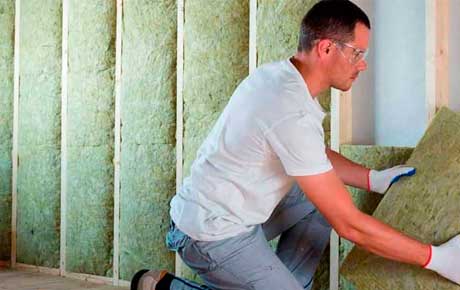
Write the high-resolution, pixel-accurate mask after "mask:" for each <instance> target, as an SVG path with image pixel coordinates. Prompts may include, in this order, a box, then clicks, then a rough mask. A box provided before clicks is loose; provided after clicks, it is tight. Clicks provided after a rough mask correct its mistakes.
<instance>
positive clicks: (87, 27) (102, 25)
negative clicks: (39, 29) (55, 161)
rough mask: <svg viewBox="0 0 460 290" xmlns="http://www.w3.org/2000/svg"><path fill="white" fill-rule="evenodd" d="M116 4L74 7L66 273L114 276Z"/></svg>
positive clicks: (84, 2)
mask: <svg viewBox="0 0 460 290" xmlns="http://www.w3.org/2000/svg"><path fill="white" fill-rule="evenodd" d="M115 21H116V3H115V1H105V0H97V1H94V0H78V1H77V0H71V1H70V2H69V44H68V51H69V74H68V109H67V111H68V118H67V132H68V133H67V134H68V138H67V144H68V148H67V164H68V165H67V212H66V221H67V229H66V234H67V237H66V239H67V248H66V270H67V271H70V272H77V273H87V274H94V275H100V276H111V275H112V255H113V252H112V250H113V175H114V169H113V161H112V160H113V157H114V148H113V143H114V135H113V127H114V102H115V81H114V79H115V34H116V33H115Z"/></svg>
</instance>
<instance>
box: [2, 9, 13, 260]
mask: <svg viewBox="0 0 460 290" xmlns="http://www.w3.org/2000/svg"><path fill="white" fill-rule="evenodd" d="M13 37H14V1H10V0H0V261H7V260H9V259H10V251H11V170H12V169H11V149H12V134H13V132H12V131H13V63H14V60H13V47H14V43H13Z"/></svg>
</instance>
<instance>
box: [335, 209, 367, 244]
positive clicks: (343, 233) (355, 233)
mask: <svg viewBox="0 0 460 290" xmlns="http://www.w3.org/2000/svg"><path fill="white" fill-rule="evenodd" d="M354 219H359V217H358V216H356V217H354V218H348V219H344V220H342V221H341V222H340V223H337V224H336V225H335V226H334V230H335V231H336V232H337V234H338V235H339V236H340V237H342V238H344V239H347V240H349V241H352V242H354V243H357V244H360V243H361V241H362V239H363V234H362V232H361V231H360V230H359V229H358V227H357V225H356V222H357V221H359V220H354Z"/></svg>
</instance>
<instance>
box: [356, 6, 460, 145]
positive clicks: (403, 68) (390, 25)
mask: <svg viewBox="0 0 460 290" xmlns="http://www.w3.org/2000/svg"><path fill="white" fill-rule="evenodd" d="M452 1H456V2H458V3H460V0H452ZM354 2H355V3H356V4H358V5H359V6H360V7H361V8H362V9H363V10H364V11H366V13H367V14H368V16H369V18H370V19H371V22H372V23H371V24H372V31H371V37H372V39H371V44H370V55H369V58H368V64H369V69H368V71H367V72H365V73H363V74H361V76H360V79H359V80H358V81H357V82H356V84H355V85H354V86H353V140H352V141H353V143H354V144H377V145H386V146H415V145H416V144H417V142H418V141H419V139H420V137H421V136H422V135H423V133H424V131H425V128H426V125H427V114H426V108H425V1H422V0H391V1H388V0H354ZM459 11H460V10H459ZM457 27H459V26H457ZM458 89H460V88H458ZM459 105H460V103H459Z"/></svg>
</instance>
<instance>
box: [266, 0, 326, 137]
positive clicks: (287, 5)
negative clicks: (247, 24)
mask: <svg viewBox="0 0 460 290" xmlns="http://www.w3.org/2000/svg"><path fill="white" fill-rule="evenodd" d="M317 2H318V0H259V1H258V2H257V6H258V8H257V63H258V65H259V66H260V65H262V64H264V63H268V62H272V61H279V60H283V59H287V58H289V57H290V56H292V55H294V54H295V52H296V51H297V46H298V41H299V31H300V23H301V21H302V18H303V16H304V15H305V14H306V13H307V12H308V10H310V8H311V7H312V6H313V5H314V4H315V3H317ZM318 100H319V102H320V103H321V106H322V107H323V108H324V110H325V111H326V113H327V115H326V118H325V119H324V122H323V128H324V133H325V134H324V136H325V142H326V143H327V144H330V138H331V125H330V123H331V122H330V121H331V115H330V112H331V108H330V103H331V96H330V91H329V90H328V91H326V92H324V93H322V94H320V95H319V96H318Z"/></svg>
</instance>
